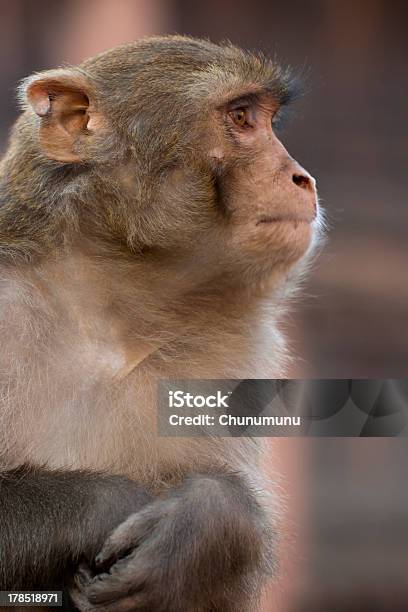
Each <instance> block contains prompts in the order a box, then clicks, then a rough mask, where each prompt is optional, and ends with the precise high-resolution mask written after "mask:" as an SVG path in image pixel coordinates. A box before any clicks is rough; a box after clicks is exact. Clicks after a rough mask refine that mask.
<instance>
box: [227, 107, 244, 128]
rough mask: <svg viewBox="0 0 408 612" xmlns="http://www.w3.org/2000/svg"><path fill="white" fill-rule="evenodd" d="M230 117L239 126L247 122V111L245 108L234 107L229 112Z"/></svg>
mask: <svg viewBox="0 0 408 612" xmlns="http://www.w3.org/2000/svg"><path fill="white" fill-rule="evenodd" d="M229 115H230V117H231V119H232V120H233V122H234V123H235V125H238V126H239V127H243V126H244V125H246V124H247V123H248V121H247V111H246V110H245V108H236V109H234V110H232V111H230V113H229Z"/></svg>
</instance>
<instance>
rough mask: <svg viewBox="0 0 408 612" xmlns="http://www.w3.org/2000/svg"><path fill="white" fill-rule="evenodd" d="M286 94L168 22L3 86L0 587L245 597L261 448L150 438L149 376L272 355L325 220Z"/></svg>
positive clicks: (171, 601)
mask: <svg viewBox="0 0 408 612" xmlns="http://www.w3.org/2000/svg"><path fill="white" fill-rule="evenodd" d="M296 91H297V86H296V82H295V79H294V78H293V76H292V75H291V72H290V71H289V70H288V69H286V68H283V67H281V66H280V65H279V64H277V63H276V62H275V61H273V60H271V59H269V58H267V57H266V56H264V55H262V54H260V53H254V52H249V51H244V50H241V49H240V48H238V47H236V46H234V45H232V44H231V43H222V44H215V43H212V42H210V41H208V40H200V39H195V38H191V37H185V36H178V35H175V36H167V37H153V38H146V39H141V40H138V41H136V42H133V43H129V44H126V45H122V46H119V47H116V48H114V49H112V50H109V51H106V52H103V53H101V54H100V55H97V56H95V57H93V58H91V59H88V60H86V61H84V62H83V63H82V64H80V65H78V66H68V67H63V68H58V69H55V70H48V71H44V72H39V73H36V74H34V75H33V76H31V77H29V78H27V79H25V80H24V81H23V82H22V84H21V87H20V89H19V98H20V101H21V106H22V113H21V115H20V117H19V118H18V119H17V121H16V123H15V125H14V127H13V128H12V131H11V137H10V142H9V145H8V148H7V150H6V152H5V155H4V158H3V159H2V161H1V166H0V278H1V292H0V310H1V316H0V337H1V347H2V350H1V354H0V372H1V374H0V386H1V396H0V397H1V400H0V401H1V407H0V461H1V472H0V525H1V529H0V588H1V589H2V590H10V589H24V590H27V589H51V588H54V589H56V588H59V589H63V590H64V596H66V598H67V599H66V600H65V603H64V605H65V608H64V609H67V610H68V609H70V610H80V611H83V612H114V611H115V612H125V611H133V610H135V611H137V610H141V611H145V612H147V611H154V612H236V611H238V610H239V611H240V612H242V611H250V610H256V609H257V608H258V605H259V603H258V602H259V597H260V593H261V592H262V588H263V585H264V584H265V581H266V580H267V579H268V576H270V575H271V574H272V575H273V574H274V572H276V564H277V559H276V542H277V540H278V537H279V513H280V511H279V499H278V496H277V495H276V494H274V493H273V491H272V493H270V495H269V496H268V494H267V491H266V489H267V486H266V485H265V482H264V477H263V476H262V473H261V470H260V468H259V462H260V460H261V458H262V446H261V445H260V444H259V440H257V439H255V438H254V439H249V438H245V437H240V438H215V437H211V436H204V437H195V438H184V437H183V438H181V437H159V436H158V435H157V432H156V420H155V418H156V388H157V382H158V381H159V380H160V379H172V378H175V379H195V378H197V379H200V378H201V379H211V378H232V379H234V378H238V379H239V378H282V377H284V376H285V372H287V367H288V364H289V362H290V355H289V351H288V349H287V347H286V341H285V338H284V335H283V333H282V331H281V327H280V323H281V321H282V319H283V317H284V315H285V313H286V310H287V302H288V298H289V297H290V295H291V294H292V292H293V290H294V287H295V285H296V280H297V279H298V278H300V276H301V275H302V273H303V271H304V270H305V269H306V267H307V265H308V262H310V260H311V256H312V253H314V251H315V247H316V245H317V243H318V237H319V235H320V233H321V231H320V228H321V213H320V209H319V206H318V201H317V192H316V185H315V180H314V179H313V178H312V176H311V175H310V174H309V173H308V172H306V170H304V169H303V168H302V167H301V166H300V165H299V164H298V163H297V162H296V161H295V160H294V159H293V158H292V157H290V155H289V153H288V152H287V151H286V149H285V148H284V146H283V144H282V143H281V142H280V140H279V139H278V137H277V135H276V130H275V126H276V124H277V121H278V120H279V118H280V116H281V114H282V112H284V109H285V108H286V107H287V105H288V104H289V103H290V101H291V100H292V99H293V98H294V97H295V95H296ZM37 609H40V608H37ZM44 609H45V608H44Z"/></svg>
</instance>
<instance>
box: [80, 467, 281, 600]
mask: <svg viewBox="0 0 408 612" xmlns="http://www.w3.org/2000/svg"><path fill="white" fill-rule="evenodd" d="M269 535H270V533H269V526H268V521H267V520H266V517H265V515H264V512H263V510H262V508H261V506H260V504H259V503H258V500H257V496H256V494H255V492H254V491H252V490H251V488H250V487H249V486H247V484H246V482H245V480H244V478H243V477H242V476H241V475H239V474H236V473H232V472H225V473H215V474H197V475H191V476H189V477H188V478H186V480H185V481H184V483H183V484H182V485H181V486H180V487H178V488H175V489H173V490H172V491H171V492H170V493H167V494H166V495H164V496H162V497H159V498H158V499H156V500H155V501H154V502H153V503H152V504H149V505H148V506H146V507H145V508H144V509H142V510H141V511H140V512H138V513H136V514H134V515H132V516H130V517H129V518H128V519H127V520H126V521H125V522H124V523H123V524H122V525H120V526H119V527H118V528H117V529H116V530H115V531H114V532H113V533H112V534H111V535H110V536H109V538H108V539H107V541H106V543H105V544H104V546H103V548H102V550H101V552H100V553H99V555H98V556H97V557H96V566H97V572H98V573H96V574H95V572H93V571H91V570H90V569H89V568H86V567H83V568H82V569H81V571H80V572H79V574H78V575H77V577H76V588H75V590H74V591H73V592H72V593H71V594H72V596H73V599H74V601H75V603H76V605H77V607H78V608H79V609H80V610H81V611H86V612H91V611H92V612H93V611H95V612H96V611H98V612H125V611H128V610H132V611H133V610H139V609H140V610H155V612H169V611H172V612H173V611H176V610H177V611H181V610H183V611H185V610H194V611H195V612H196V611H199V612H201V611H208V610H211V611H212V612H215V611H216V612H232V611H234V612H235V611H237V610H240V612H242V611H243V610H246V609H247V608H246V605H245V602H246V599H247V596H248V594H250V593H251V591H252V596H253V594H254V591H256V590H257V589H256V587H255V588H254V582H253V581H254V579H255V582H256V584H257V585H258V586H259V582H258V581H259V579H260V578H261V576H262V574H264V575H265V573H266V570H267V567H266V557H267V554H266V550H265V549H264V547H265V542H267V541H269ZM234 602H235V603H234ZM238 602H239V603H238Z"/></svg>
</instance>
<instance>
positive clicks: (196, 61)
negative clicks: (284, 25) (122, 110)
mask: <svg viewBox="0 0 408 612" xmlns="http://www.w3.org/2000/svg"><path fill="white" fill-rule="evenodd" d="M80 68H81V69H82V70H83V71H85V72H86V73H87V74H88V75H89V76H91V77H93V78H94V79H96V80H97V81H99V80H100V81H101V82H102V81H103V85H104V87H105V88H109V87H111V88H117V87H118V82H120V81H121V80H122V81H123V84H124V85H125V86H126V87H127V90H128V91H134V93H135V95H137V94H138V93H140V94H142V95H147V94H148V93H149V92H151V91H152V90H154V91H155V92H156V93H157V92H161V91H167V93H168V94H169V95H172V94H173V95H178V94H179V95H183V96H187V97H188V98H190V99H191V100H192V101H193V100H200V101H202V100H203V99H207V100H210V101H211V102H214V103H217V102H220V103H221V102H222V101H225V100H227V99H229V98H234V97H236V96H239V95H241V94H242V93H243V92H245V93H251V92H254V93H256V92H260V91H265V92H268V93H270V94H271V95H272V96H274V98H275V99H276V100H277V102H278V103H280V104H285V103H287V102H289V101H290V100H292V99H293V98H294V97H295V96H297V94H298V92H299V82H298V79H297V78H294V76H293V74H292V71H291V70H290V69H288V68H287V67H282V66H281V65H280V64H279V63H278V62H277V61H275V60H272V59H270V58H268V57H266V56H264V55H263V54H262V53H252V52H248V51H244V50H243V49H240V48H238V47H236V46H234V45H232V44H231V43H229V42H226V43H223V44H214V43H212V42H210V41H208V40H202V39H196V38H191V37H187V36H165V37H152V38H144V39H141V40H139V41H136V42H133V43H128V44H125V45H121V46H119V47H116V48H114V49H111V50H109V51H106V52H104V53H102V54H100V55H97V56H95V57H93V58H90V59H88V60H86V61H85V62H84V63H83V64H82V65H81V67H80Z"/></svg>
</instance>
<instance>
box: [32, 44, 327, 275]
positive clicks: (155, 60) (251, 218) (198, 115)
mask: <svg viewBox="0 0 408 612" xmlns="http://www.w3.org/2000/svg"><path fill="white" fill-rule="evenodd" d="M22 91H23V95H24V101H25V104H26V106H27V107H28V115H29V116H30V121H31V122H32V125H34V129H35V134H36V136H35V137H36V139H37V143H38V150H39V153H40V156H41V157H42V159H43V160H44V163H46V164H47V163H48V164H49V167H52V168H54V169H55V168H56V167H60V166H64V167H65V168H66V169H69V171H67V172H66V175H65V176H66V177H68V178H67V179H66V180H68V181H71V183H72V185H71V189H70V190H69V191H70V193H71V195H72V194H73V197H77V198H78V200H79V201H80V206H79V207H78V209H79V210H80V213H79V214H80V217H81V223H82V225H81V224H80V227H85V228H86V232H87V234H88V236H90V235H92V234H95V236H106V235H108V236H109V239H110V240H116V241H117V242H120V243H121V244H122V245H124V247H125V248H126V249H129V251H130V252H132V253H133V254H134V256H135V257H144V258H148V257H149V256H150V257H154V259H155V261H156V262H158V264H159V265H163V266H170V265H173V266H176V267H178V266H180V269H183V270H184V271H186V270H191V273H192V274H195V275H197V274H199V275H202V278H206V279H208V278H209V277H212V276H218V277H220V276H222V275H225V274H228V276H229V278H230V279H233V278H235V279H241V280H242V279H245V282H249V281H248V279H251V278H252V279H253V280H254V281H255V280H259V279H262V278H265V276H268V275H269V276H270V275H271V274H273V271H274V270H279V271H280V272H283V273H285V272H286V271H287V270H288V269H289V268H290V267H291V266H292V265H293V264H294V263H296V262H297V261H298V260H300V259H301V258H302V256H304V255H305V253H306V252H308V251H310V245H311V243H312V242H313V236H314V233H315V232H316V229H317V225H318V210H317V209H318V205H317V197H316V188H315V181H314V179H313V178H312V177H311V176H310V175H309V174H308V173H307V172H306V171H305V170H304V169H303V168H302V167H301V166H300V165H299V164H298V163H297V162H296V161H294V159H293V158H292V157H290V155H289V153H288V152H287V151H286V149H285V148H284V146H283V145H282V144H281V142H280V141H279V140H278V138H277V136H276V134H275V131H274V127H275V124H276V123H277V122H278V121H279V118H280V115H281V113H282V110H283V109H284V107H285V105H287V104H288V102H289V101H290V100H291V98H292V97H293V93H294V91H293V82H292V79H291V77H290V75H289V73H288V72H287V71H286V70H283V69H281V68H280V67H279V66H278V65H276V64H275V63H274V62H272V61H271V60H268V59H266V58H264V57H263V56H261V55H254V54H250V53H246V52H244V51H242V50H240V49H238V48H236V47H233V46H231V45H229V44H227V45H223V46H218V45H214V44H212V43H209V42H207V41H201V40H194V39H190V38H185V37H179V36H176V37H166V38H152V39H146V40H141V41H139V42H137V43H134V44H129V45H125V46H122V47H119V48H116V49H113V50H111V51H108V52H106V53H103V54H101V55H99V56H96V57H95V58H92V59H90V60H88V61H86V62H84V63H83V64H82V65H80V66H78V67H74V68H67V69H59V70H56V71H49V72H44V73H40V74H37V75H34V76H33V77H31V78H30V79H28V80H27V81H26V82H25V83H24V84H23V88H22ZM27 102H28V104H27ZM32 111H34V113H33V112H32ZM50 160H51V161H50ZM170 262H171V263H170ZM186 262H187V263H188V262H190V263H191V265H190V267H189V266H188V265H187V266H186ZM181 266H182V268H181Z"/></svg>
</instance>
